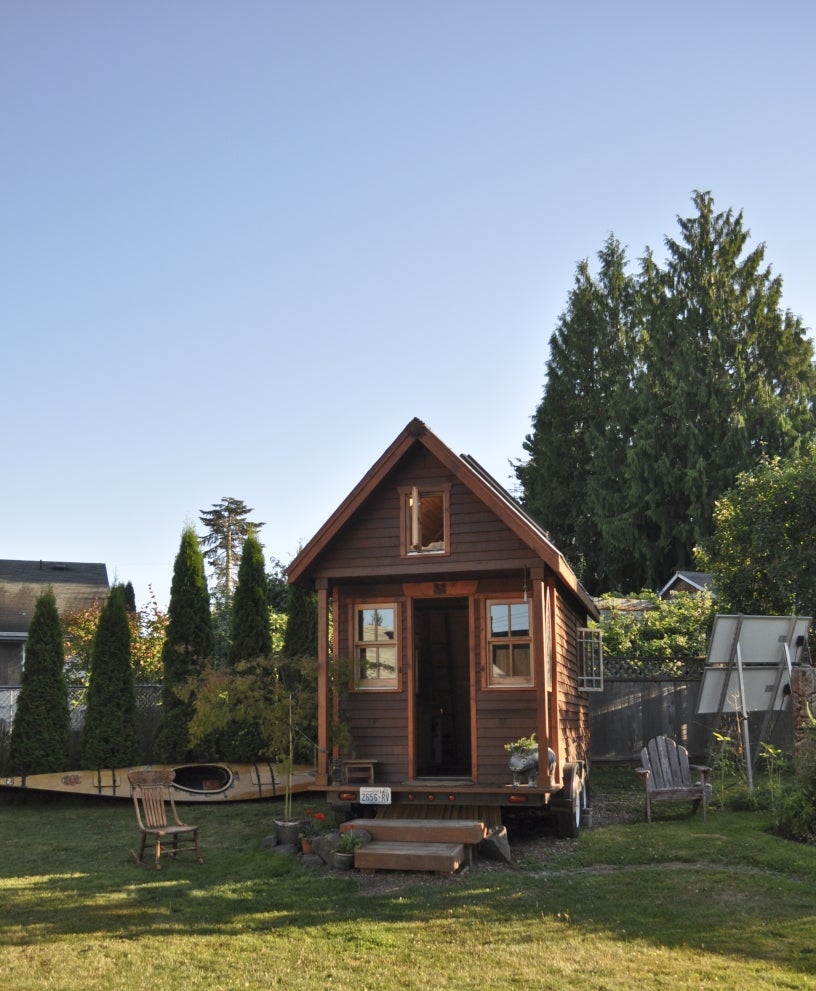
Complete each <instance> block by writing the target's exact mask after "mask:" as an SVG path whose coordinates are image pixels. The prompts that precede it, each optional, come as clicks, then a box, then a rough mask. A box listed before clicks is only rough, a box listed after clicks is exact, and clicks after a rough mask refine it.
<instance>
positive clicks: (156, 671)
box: [61, 589, 167, 700]
mask: <svg viewBox="0 0 816 991" xmlns="http://www.w3.org/2000/svg"><path fill="white" fill-rule="evenodd" d="M102 606H103V603H101V602H100V601H99V600H98V599H97V600H95V601H94V602H92V603H91V605H90V606H86V607H85V608H84V609H77V610H74V611H71V612H66V613H64V614H63V615H62V617H61V619H62V629H63V643H64V652H65V658H66V661H65V677H66V680H67V682H68V685H69V689H70V695H71V698H73V699H77V698H78V699H80V700H84V692H86V691H87V688H88V678H89V676H90V671H91V657H92V654H93V642H94V637H95V636H96V630H97V627H98V625H99V617H100V615H101V613H102ZM127 618H128V626H129V627H130V655H131V660H132V662H133V668H134V673H135V675H136V680H137V681H140V682H144V683H148V684H149V683H151V682H158V681H160V680H161V677H162V648H163V645H164V638H165V632H166V629H167V613H166V612H164V610H162V609H160V608H159V604H158V603H157V602H156V598H155V596H154V594H153V590H152V589H151V590H150V601H149V602H148V604H147V605H146V606H145V607H144V608H142V609H139V610H136V611H135V612H132V611H131V610H130V609H128V610H127Z"/></svg>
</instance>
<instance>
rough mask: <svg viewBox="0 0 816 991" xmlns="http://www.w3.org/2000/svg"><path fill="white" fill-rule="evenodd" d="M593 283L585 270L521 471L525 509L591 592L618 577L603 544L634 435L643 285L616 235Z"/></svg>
mask: <svg viewBox="0 0 816 991" xmlns="http://www.w3.org/2000/svg"><path fill="white" fill-rule="evenodd" d="M598 258H599V261H600V271H599V275H598V278H597V279H595V278H593V276H592V274H591V273H590V270H589V264H588V262H587V261H583V262H581V263H580V264H579V265H578V268H577V271H576V275H575V283H574V286H573V289H572V291H571V292H570V295H569V301H568V305H567V309H566V311H565V312H564V313H563V314H562V315H561V317H560V318H559V322H558V328H557V330H556V331H555V333H554V334H553V335H552V337H551V338H550V359H549V361H548V364H547V383H546V387H545V391H544V396H543V398H542V400H541V402H540V404H539V406H538V408H537V409H536V413H535V416H534V418H533V432H532V433H531V434H529V435H528V436H527V438H526V439H525V442H524V449H525V451H526V452H527V453H528V454H529V456H530V457H529V460H528V461H527V462H526V463H523V464H518V465H516V466H515V472H516V476H517V478H518V480H519V481H520V482H521V485H522V490H523V503H524V506H525V508H526V509H527V511H528V512H529V513H530V514H531V515H532V516H534V517H535V518H536V519H537V520H538V521H539V522H540V523H541V525H542V526H543V527H544V528H545V529H546V530H547V531H548V532H549V533H550V535H551V537H552V539H553V541H554V542H555V544H556V545H557V546H558V548H559V549H560V550H561V551H563V553H564V554H565V555H566V557H567V558H568V559H569V560H570V561H571V563H572V565H573V567H574V568H575V569H576V571H577V572H578V573H579V575H580V576H581V578H582V579H583V580H584V581H585V582H586V583H587V585H588V586H589V587H590V588H595V587H602V586H604V585H605V584H607V583H608V582H609V581H616V580H618V575H617V574H615V571H616V568H617V562H616V561H614V560H609V555H608V554H605V553H604V551H605V547H604V545H602V544H601V542H600V539H599V537H600V533H599V519H601V518H604V519H606V520H607V523H608V527H609V528H610V529H612V528H613V526H614V521H615V519H616V517H617V516H618V515H619V514H620V513H622V512H625V509H624V508H622V507H621V506H620V505H619V499H620V493H621V491H622V488H623V481H622V475H621V472H622V467H623V464H624V460H625V447H626V443H627V436H628V431H629V423H628V420H629V416H630V413H629V407H630V403H631V399H630V385H631V382H630V376H631V371H630V369H631V366H632V363H633V361H634V358H633V350H634V338H633V326H634V317H633V309H634V305H635V289H634V284H633V280H632V277H631V276H628V275H627V274H626V272H625V267H626V254H625V251H624V249H623V247H622V246H621V245H620V243H619V242H618V241H617V240H616V239H615V238H614V237H613V236H610V237H609V238H608V239H607V242H606V244H605V245H604V248H603V249H602V250H601V251H600V252H599V253H598ZM610 572H611V574H610Z"/></svg>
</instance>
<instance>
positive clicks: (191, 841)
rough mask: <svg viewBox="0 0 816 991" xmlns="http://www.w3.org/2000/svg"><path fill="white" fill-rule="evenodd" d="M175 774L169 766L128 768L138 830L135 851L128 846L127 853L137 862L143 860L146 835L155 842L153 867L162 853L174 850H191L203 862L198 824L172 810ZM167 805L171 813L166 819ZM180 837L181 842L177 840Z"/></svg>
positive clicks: (173, 805)
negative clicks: (185, 821) (140, 835)
mask: <svg viewBox="0 0 816 991" xmlns="http://www.w3.org/2000/svg"><path fill="white" fill-rule="evenodd" d="M175 776H176V772H175V771H173V770H160V771H129V772H128V781H129V782H130V788H131V796H132V798H133V806H134V808H135V809H136V822H137V823H138V824H139V830H140V831H141V834H142V838H141V843H140V845H139V852H138V853H137V852H136V851H135V850H131V851H130V852H131V856H133V857H134V859H135V860H136V863H137V864H141V863H143V857H144V851H145V845H146V843H147V839H148V837H151V838H152V839H153V840H154V842H155V845H156V849H155V858H156V870H159V869H160V868H161V858H162V854H166V855H167V856H170V857H175V856H176V854H178V853H182V852H184V851H187V852H189V851H192V852H194V853H195V856H196V860H197V861H198V863H199V864H201V863H203V861H202V859H201V851H200V849H199V845H198V826H189V825H187V823H184V822H182V821H181V819H179V816H178V812H177V811H176V803H175V801H174V800H173V792H172V785H173V778H174V777H175ZM168 806H169V808H170V814H171V816H172V820H171V821H170V822H169V823H168V816H167V809H168ZM180 839H181V840H183V843H179V840H180ZM165 844H169V845H165Z"/></svg>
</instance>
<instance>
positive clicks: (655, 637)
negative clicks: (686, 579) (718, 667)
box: [599, 590, 717, 678]
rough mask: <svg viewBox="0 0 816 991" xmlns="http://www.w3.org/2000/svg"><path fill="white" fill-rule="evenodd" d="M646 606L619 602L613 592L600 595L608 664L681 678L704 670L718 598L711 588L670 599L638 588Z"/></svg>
mask: <svg viewBox="0 0 816 991" xmlns="http://www.w3.org/2000/svg"><path fill="white" fill-rule="evenodd" d="M637 597H638V599H639V600H640V601H641V603H642V604H643V608H642V609H639V610H637V611H633V610H623V609H620V608H618V607H617V604H616V599H615V598H614V597H613V596H603V597H601V598H600V600H599V606H600V609H601V622H600V626H601V629H602V630H603V644H604V665H605V667H606V669H607V670H609V671H614V672H615V673H616V674H625V675H627V676H629V677H632V676H649V677H653V678H656V677H662V678H677V677H685V676H688V675H689V674H690V673H691V672H695V673H698V672H699V671H701V670H702V667H703V662H704V659H705V656H706V653H707V651H708V635H709V633H710V631H711V625H712V623H713V622H714V614H715V612H716V610H717V602H716V601H715V599H714V596H713V595H712V594H711V592H708V591H702V592H678V593H676V594H674V595H671V596H669V598H668V599H661V598H659V597H658V596H657V595H656V594H655V593H654V592H650V591H647V590H644V591H641V592H639V593H638V596H637Z"/></svg>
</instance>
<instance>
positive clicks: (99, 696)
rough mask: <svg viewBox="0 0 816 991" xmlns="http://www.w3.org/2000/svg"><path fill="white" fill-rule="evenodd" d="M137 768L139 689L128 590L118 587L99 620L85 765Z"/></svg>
mask: <svg viewBox="0 0 816 991" xmlns="http://www.w3.org/2000/svg"><path fill="white" fill-rule="evenodd" d="M137 763H139V741H138V735H137V732H136V686H135V679H134V676H133V667H132V665H131V660H130V626H129V625H128V616H127V609H126V605H125V594H124V589H123V588H122V586H121V585H116V586H114V587H113V588H112V589H111V593H110V596H109V597H108V601H107V603H106V604H105V607H104V608H103V610H102V614H101V616H100V617H99V626H98V627H97V630H96V636H95V637H94V645H93V659H92V662H91V677H90V681H89V684H88V701H87V709H86V712H85V726H84V728H83V733H82V764H83V766H84V767H87V768H100V767H127V766H128V765H131V764H137Z"/></svg>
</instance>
